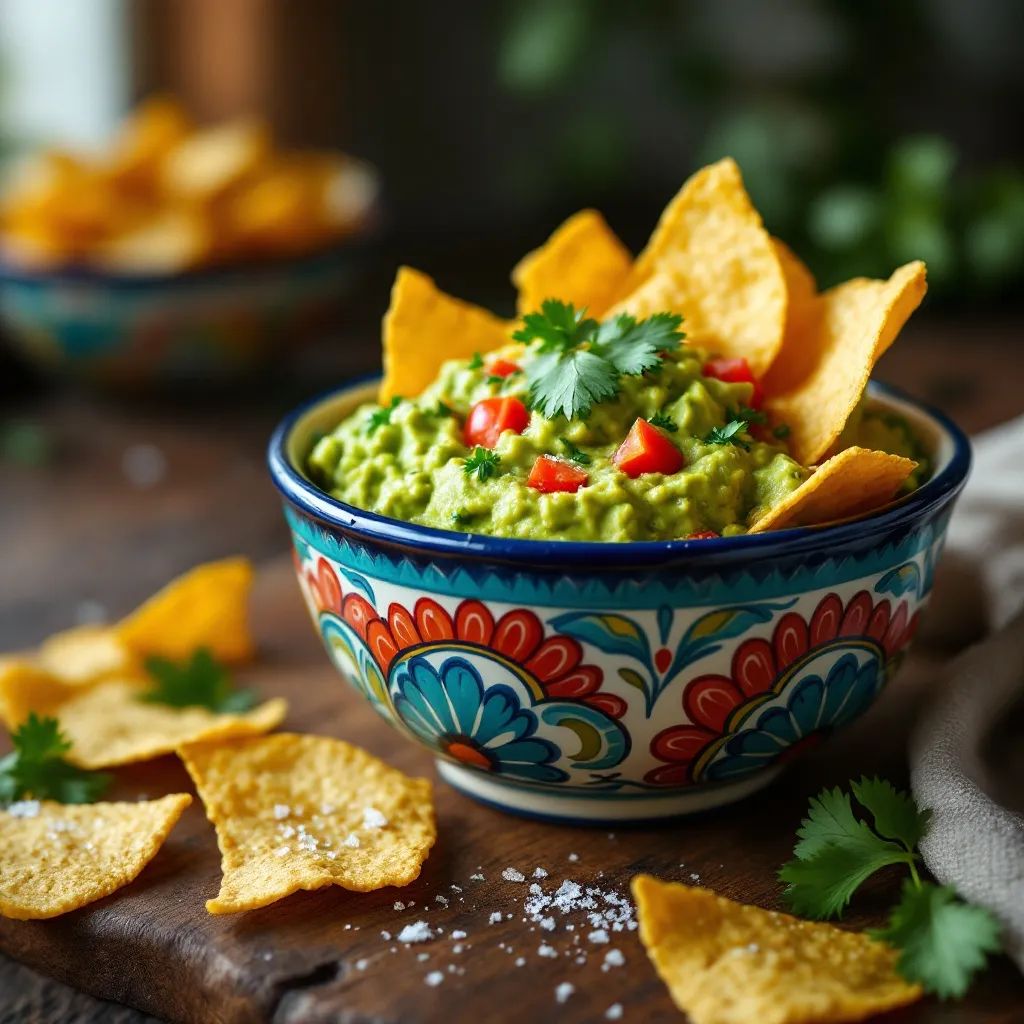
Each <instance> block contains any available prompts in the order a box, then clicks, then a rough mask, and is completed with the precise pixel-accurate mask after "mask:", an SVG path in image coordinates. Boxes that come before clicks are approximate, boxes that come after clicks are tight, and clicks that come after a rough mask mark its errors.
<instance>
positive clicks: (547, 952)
mask: <svg viewBox="0 0 1024 1024" xmlns="http://www.w3.org/2000/svg"><path fill="white" fill-rule="evenodd" d="M537 955H538V956H546V957H550V958H551V959H552V960H553V959H554V958H555V957H556V956H558V950H556V949H555V947H554V946H549V945H548V944H547V943H546V942H542V943H541V944H540V945H539V946H538V947H537Z"/></svg>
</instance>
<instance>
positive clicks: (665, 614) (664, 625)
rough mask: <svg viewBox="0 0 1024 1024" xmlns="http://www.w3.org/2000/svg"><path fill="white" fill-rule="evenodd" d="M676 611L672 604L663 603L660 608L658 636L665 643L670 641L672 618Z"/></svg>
mask: <svg viewBox="0 0 1024 1024" xmlns="http://www.w3.org/2000/svg"><path fill="white" fill-rule="evenodd" d="M674 615H675V613H674V612H673V611H672V608H671V606H670V605H667V604H663V605H662V606H661V607H660V608H659V609H658V636H659V637H660V638H661V642H662V643H663V644H667V643H668V633H669V630H670V629H671V628H672V619H673V617H674Z"/></svg>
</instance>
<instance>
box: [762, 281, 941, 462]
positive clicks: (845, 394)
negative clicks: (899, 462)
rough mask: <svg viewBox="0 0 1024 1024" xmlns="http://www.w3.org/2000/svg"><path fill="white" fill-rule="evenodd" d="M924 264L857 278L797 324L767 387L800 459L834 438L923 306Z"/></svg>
mask: <svg viewBox="0 0 1024 1024" xmlns="http://www.w3.org/2000/svg"><path fill="white" fill-rule="evenodd" d="M926 289H927V284H926V280H925V266H924V264H923V263H921V262H920V261H915V262H913V263H908V264H906V265H905V266H902V267H900V268H899V270H897V271H896V272H895V273H894V274H893V275H892V277H890V278H889V279H888V280H887V281H874V280H869V279H867V278H855V279H854V280H852V281H847V282H845V283H844V284H841V285H837V286H836V287H835V288H830V289H829V290H828V291H826V292H823V293H822V294H821V295H819V296H817V298H816V299H815V300H814V302H813V303H812V304H811V307H810V309H809V310H808V309H805V310H804V311H803V312H802V313H801V314H800V316H799V317H798V318H797V319H795V320H792V319H791V321H790V324H789V326H788V327H787V332H786V338H785V344H784V345H783V348H782V351H781V352H780V353H779V357H778V360H777V361H776V363H775V364H774V365H773V367H772V369H771V371H770V372H769V373H768V374H767V376H766V377H765V379H764V381H763V384H764V388H765V393H766V394H767V395H768V399H767V402H766V407H767V409H768V410H769V411H770V412H771V413H772V414H773V416H774V418H775V419H777V420H780V421H781V422H783V423H785V424H787V425H788V426H789V428H790V435H789V441H788V443H789V448H790V451H791V453H792V455H793V457H794V458H795V459H796V460H797V461H799V462H802V463H804V464H805V465H810V464H812V463H815V462H817V461H818V460H819V459H820V458H821V457H822V456H823V455H824V454H825V453H826V452H827V451H828V450H829V448H831V447H832V445H833V444H834V443H835V440H836V438H838V437H839V435H840V434H841V433H842V430H843V427H844V426H845V425H846V421H847V420H848V419H849V417H850V414H851V413H852V412H853V410H854V409H855V408H856V406H857V403H858V402H859V401H860V399H861V395H863V393H864V389H865V388H866V387H867V383H868V379H869V378H870V376H871V371H872V369H873V368H874V365H875V362H876V360H877V359H878V358H879V357H880V356H881V354H882V353H883V352H885V350H886V349H887V348H888V347H889V345H891V344H892V342H893V339H894V338H895V337H896V335H897V334H899V332H900V329H901V328H902V327H903V325H904V324H905V323H906V321H907V318H908V317H909V316H910V314H911V313H913V312H914V310H915V309H917V307H918V306H919V305H920V303H921V300H922V299H923V298H924V293H925V290H926Z"/></svg>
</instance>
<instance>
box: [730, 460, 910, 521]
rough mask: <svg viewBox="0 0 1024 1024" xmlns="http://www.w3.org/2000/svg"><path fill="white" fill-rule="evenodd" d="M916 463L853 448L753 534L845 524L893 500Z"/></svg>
mask: <svg viewBox="0 0 1024 1024" xmlns="http://www.w3.org/2000/svg"><path fill="white" fill-rule="evenodd" d="M916 466H917V463H916V462H914V460H913V459H905V458H903V457H902V456H901V455H890V454H889V453H888V452H875V451H869V450H868V449H867V448H858V447H856V445H855V446H853V447H851V448H846V449H844V450H843V451H841V452H839V454H838V455H833V456H832V458H831V459H829V460H828V462H824V463H822V464H821V465H820V466H819V467H818V468H817V469H816V470H815V471H814V472H813V473H812V474H811V476H809V477H808V478H807V479H806V480H805V481H804V482H803V483H802V484H801V485H800V486H799V487H798V488H797V489H796V490H795V491H793V493H792V494H790V495H789V497H787V498H786V499H785V500H784V501H781V502H780V503H779V504H778V505H776V506H775V507H774V508H770V509H769V510H768V511H767V512H765V513H764V515H762V516H761V517H760V518H759V519H757V520H756V522H755V523H754V525H753V526H751V528H750V532H751V533H764V532H765V531H766V530H781V529H784V528H785V527H787V526H812V525H817V524H819V523H829V522H833V521H834V520H836V519H847V518H849V517H850V516H857V515H861V514H862V513H864V512H869V511H871V510H872V509H875V508H878V507H879V506H881V505H884V504H885V503H886V502H887V501H889V500H890V499H891V498H892V497H893V496H894V495H895V494H896V492H897V491H898V490H899V489H900V486H901V485H902V483H903V481H904V480H906V478H907V477H908V476H910V474H911V473H912V472H913V471H914V469H915V467H916Z"/></svg>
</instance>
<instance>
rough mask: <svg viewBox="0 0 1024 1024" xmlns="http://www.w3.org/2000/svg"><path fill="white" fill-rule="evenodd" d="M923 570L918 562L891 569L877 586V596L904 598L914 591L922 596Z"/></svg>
mask: <svg viewBox="0 0 1024 1024" xmlns="http://www.w3.org/2000/svg"><path fill="white" fill-rule="evenodd" d="M922 582H923V581H922V579H921V570H920V569H919V568H918V567H917V563H916V562H904V563H903V564H902V565H898V566H897V567H896V568H895V569H890V570H889V571H888V572H887V573H886V574H885V575H884V576H883V577H882V578H881V579H880V580H879V581H878V582H877V583H876V584H875V593H876V594H892V595H894V596H895V597H902V596H903V595H904V594H907V593H909V592H910V591H913V592H914V594H916V595H920V593H921V587H922Z"/></svg>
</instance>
